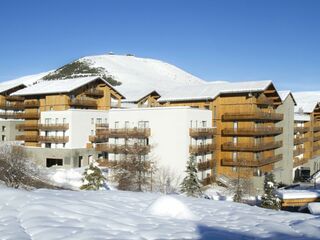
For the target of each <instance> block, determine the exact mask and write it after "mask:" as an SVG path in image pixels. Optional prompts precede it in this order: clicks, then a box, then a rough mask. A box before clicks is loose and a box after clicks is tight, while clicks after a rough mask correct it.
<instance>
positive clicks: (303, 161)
mask: <svg viewBox="0 0 320 240" xmlns="http://www.w3.org/2000/svg"><path fill="white" fill-rule="evenodd" d="M293 96H294V98H295V99H296V102H297V106H296V107H295V114H294V124H295V128H294V164H293V167H294V174H295V177H296V178H299V170H300V169H308V170H309V171H310V174H313V173H315V172H317V171H319V170H320V92H295V93H293Z"/></svg>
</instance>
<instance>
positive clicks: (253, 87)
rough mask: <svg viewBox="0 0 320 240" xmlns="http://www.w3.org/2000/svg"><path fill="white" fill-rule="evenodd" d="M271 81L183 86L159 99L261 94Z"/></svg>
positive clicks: (202, 98)
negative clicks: (245, 93) (249, 93)
mask: <svg viewBox="0 0 320 240" xmlns="http://www.w3.org/2000/svg"><path fill="white" fill-rule="evenodd" d="M270 84H272V81H270V80H268V81H250V82H212V83H206V84H198V85H191V86H183V87H178V88H175V89H173V90H172V91H169V92H168V93H165V94H163V95H162V96H161V98H160V99H159V101H160V102H166V101H183V100H210V99H214V98H216V97H217V96H218V95H220V94H227V93H242V92H261V91H264V90H266V89H267V88H268V87H269V86H270Z"/></svg>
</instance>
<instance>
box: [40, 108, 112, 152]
mask: <svg viewBox="0 0 320 240" xmlns="http://www.w3.org/2000/svg"><path fill="white" fill-rule="evenodd" d="M64 118H65V123H68V124H69V129H68V130H66V132H65V136H68V137H69V141H68V142H67V143H66V145H65V147H64V148H68V149H75V148H86V144H87V143H88V142H89V136H90V135H94V134H95V124H96V123H97V122H98V119H101V121H102V123H106V121H107V119H108V111H103V110H88V109H85V110H82V109H69V110H65V111H47V112H41V118H40V122H41V124H45V123H46V121H45V119H50V123H51V124H54V123H58V124H62V123H63V119H64ZM56 119H57V120H56ZM40 135H41V136H45V132H44V131H41V134H40ZM48 136H63V131H58V132H56V131H49V132H48ZM42 147H44V144H43V145H42ZM51 148H63V144H52V145H51Z"/></svg>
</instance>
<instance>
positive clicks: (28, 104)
mask: <svg viewBox="0 0 320 240" xmlns="http://www.w3.org/2000/svg"><path fill="white" fill-rule="evenodd" d="M38 107H40V101H39V100H25V101H24V108H38Z"/></svg>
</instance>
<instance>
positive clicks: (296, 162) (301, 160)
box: [293, 157, 309, 167]
mask: <svg viewBox="0 0 320 240" xmlns="http://www.w3.org/2000/svg"><path fill="white" fill-rule="evenodd" d="M308 161H309V159H308V158H297V157H296V158H294V159H293V167H298V166H301V165H303V164H306V163H307V162H308Z"/></svg>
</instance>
